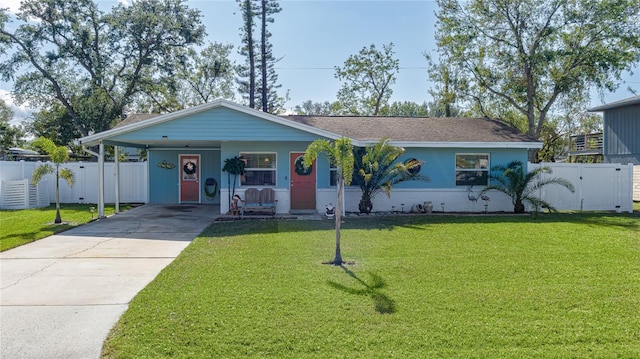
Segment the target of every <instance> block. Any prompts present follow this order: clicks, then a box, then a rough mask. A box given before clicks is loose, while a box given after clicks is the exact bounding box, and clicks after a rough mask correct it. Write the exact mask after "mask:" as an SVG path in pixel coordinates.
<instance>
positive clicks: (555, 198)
mask: <svg viewBox="0 0 640 359" xmlns="http://www.w3.org/2000/svg"><path fill="white" fill-rule="evenodd" d="M40 164H41V163H40V162H24V161H20V162H15V161H0V195H1V197H0V198H8V197H12V198H18V199H19V198H22V201H23V203H26V201H27V200H26V199H25V198H29V199H28V201H29V203H30V204H31V206H36V205H34V203H36V202H37V203H40V205H41V203H42V202H41V201H42V199H34V194H35V196H36V197H35V198H37V197H38V193H46V194H47V195H48V200H49V202H50V203H54V202H55V177H54V176H53V175H48V176H46V177H45V178H44V179H43V182H41V184H40V185H38V187H42V186H46V192H45V189H41V190H38V191H36V192H34V189H33V186H26V187H30V188H32V189H31V190H30V191H29V190H26V189H25V188H26V187H25V185H24V184H22V185H21V187H20V188H22V190H21V191H22V192H20V190H17V191H18V194H16V190H15V189H11V188H10V185H9V184H7V182H10V181H22V180H25V179H27V180H29V179H30V178H31V175H32V173H33V171H34V170H35V168H36V166H38V165H40ZM528 166H529V168H536V167H537V166H547V167H551V169H552V170H553V173H552V174H551V175H550V176H554V177H562V178H565V179H567V180H569V181H570V182H571V183H573V185H574V186H575V188H576V190H575V192H574V193H571V192H570V191H568V190H566V189H565V188H564V187H561V186H557V185H549V186H546V187H544V188H543V189H542V191H541V193H540V196H541V197H542V198H544V199H545V200H547V201H548V202H550V203H551V204H552V205H553V206H554V207H556V208H557V209H560V210H584V211H617V212H632V211H633V191H634V182H633V181H634V166H633V165H620V164H580V163H542V164H534V163H529V164H528ZM64 167H67V168H69V169H71V170H72V171H73V173H74V176H75V180H76V183H75V185H74V186H73V187H71V188H70V187H69V186H68V185H67V183H66V182H65V181H60V201H61V202H62V203H97V202H98V164H97V163H95V162H70V163H67V164H65V165H64ZM639 168H640V166H636V168H635V171H636V173H637V172H640V171H638V169H639ZM148 173H149V172H148V167H147V162H123V163H120V202H122V203H147V202H148V183H149V181H148ZM545 176H548V175H545ZM636 176H637V175H636ZM637 177H639V176H637ZM114 180H115V165H114V163H111V162H108V163H105V202H106V203H114V202H115V189H114ZM636 181H640V178H639V179H637V180H636ZM23 183H24V182H23ZM635 185H636V186H638V184H637V183H636V184H635ZM466 190H467V189H466V188H450V189H424V190H418V189H411V190H409V189H394V190H393V191H392V194H391V198H387V197H386V196H384V195H381V196H379V197H376V199H375V203H374V210H376V211H389V210H391V209H392V208H395V209H396V210H400V209H401V205H402V204H405V206H406V208H404V210H406V211H408V210H409V209H410V207H411V205H412V204H413V203H414V202H415V203H423V201H431V202H432V203H433V206H434V211H439V210H441V205H442V204H445V206H444V210H445V211H446V212H457V211H477V212H480V211H482V210H484V203H483V202H482V201H478V203H472V202H470V201H469V200H468V199H467V192H466ZM480 190H481V189H480V188H478V189H476V188H474V191H476V192H478V191H480ZM277 192H278V196H279V197H281V198H279V199H282V201H281V202H280V201H279V203H282V204H283V206H282V208H281V209H282V210H283V211H286V210H287V208H288V205H286V204H288V192H287V191H286V190H283V189H278V191H277ZM9 193H11V194H10V195H9ZM476 194H477V193H476ZM488 194H489V196H490V197H491V202H489V204H488V207H489V208H488V209H489V211H512V210H513V205H512V204H511V202H510V200H509V198H507V197H506V196H502V195H501V194H500V193H498V192H495V191H492V192H490V193H488ZM5 196H6V197H5ZM25 196H26V197H25ZM42 196H43V195H42V194H40V197H42ZM359 196H360V191H359V190H356V189H353V188H348V189H347V193H346V197H347V201H346V203H347V207H348V208H347V211H357V204H358V201H359ZM45 198H46V197H45ZM44 201H46V200H44ZM334 201H335V189H327V190H320V191H318V209H319V210H323V209H324V206H325V204H326V203H330V202H334ZM7 203H9V202H7ZM12 206H15V204H13V205H12ZM349 206H352V207H353V208H351V207H349ZM279 207H280V206H279ZM285 207H287V208H285ZM0 208H10V207H6V206H5V204H4V203H0ZM11 208H15V207H11Z"/></svg>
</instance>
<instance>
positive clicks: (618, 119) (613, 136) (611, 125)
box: [588, 95, 640, 165]
mask: <svg viewBox="0 0 640 359" xmlns="http://www.w3.org/2000/svg"><path fill="white" fill-rule="evenodd" d="M588 111H589V112H602V113H603V118H604V126H603V130H604V131H603V137H604V138H603V154H604V162H607V163H622V164H628V163H632V164H634V165H640V95H639V96H633V97H629V98H626V99H624V100H620V101H616V102H611V103H608V104H604V105H602V106H598V107H593V108H590V109H589V110H588Z"/></svg>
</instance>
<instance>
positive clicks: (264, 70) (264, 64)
mask: <svg viewBox="0 0 640 359" xmlns="http://www.w3.org/2000/svg"><path fill="white" fill-rule="evenodd" d="M261 15H262V24H260V25H261V30H262V33H261V43H260V61H261V64H262V66H261V69H260V71H262V86H261V87H260V95H261V100H262V112H269V106H268V103H269V102H268V96H267V93H268V89H267V0H262V14H261Z"/></svg>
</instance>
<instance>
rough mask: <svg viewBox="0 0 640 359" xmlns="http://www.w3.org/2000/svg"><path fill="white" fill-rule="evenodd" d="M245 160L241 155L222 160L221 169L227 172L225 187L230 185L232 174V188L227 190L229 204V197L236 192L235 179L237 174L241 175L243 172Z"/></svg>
mask: <svg viewBox="0 0 640 359" xmlns="http://www.w3.org/2000/svg"><path fill="white" fill-rule="evenodd" d="M244 167H245V162H244V158H242V157H238V156H235V157H232V158H227V159H226V160H224V167H222V170H223V171H224V172H227V173H228V174H229V175H227V188H229V187H231V176H232V175H233V188H232V191H231V192H229V205H231V198H232V197H233V196H234V195H235V194H236V181H237V179H238V176H239V175H240V176H242V175H243V174H244V172H245V171H244Z"/></svg>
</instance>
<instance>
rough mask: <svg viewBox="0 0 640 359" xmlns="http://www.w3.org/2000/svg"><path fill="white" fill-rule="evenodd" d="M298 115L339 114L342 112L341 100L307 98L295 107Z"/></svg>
mask: <svg viewBox="0 0 640 359" xmlns="http://www.w3.org/2000/svg"><path fill="white" fill-rule="evenodd" d="M293 111H294V112H295V114H296V115H307V116H338V115H341V114H342V111H341V107H340V103H339V102H337V101H336V102H329V101H325V102H313V101H311V100H307V101H305V102H303V103H302V105H296V107H295V108H294V109H293Z"/></svg>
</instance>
